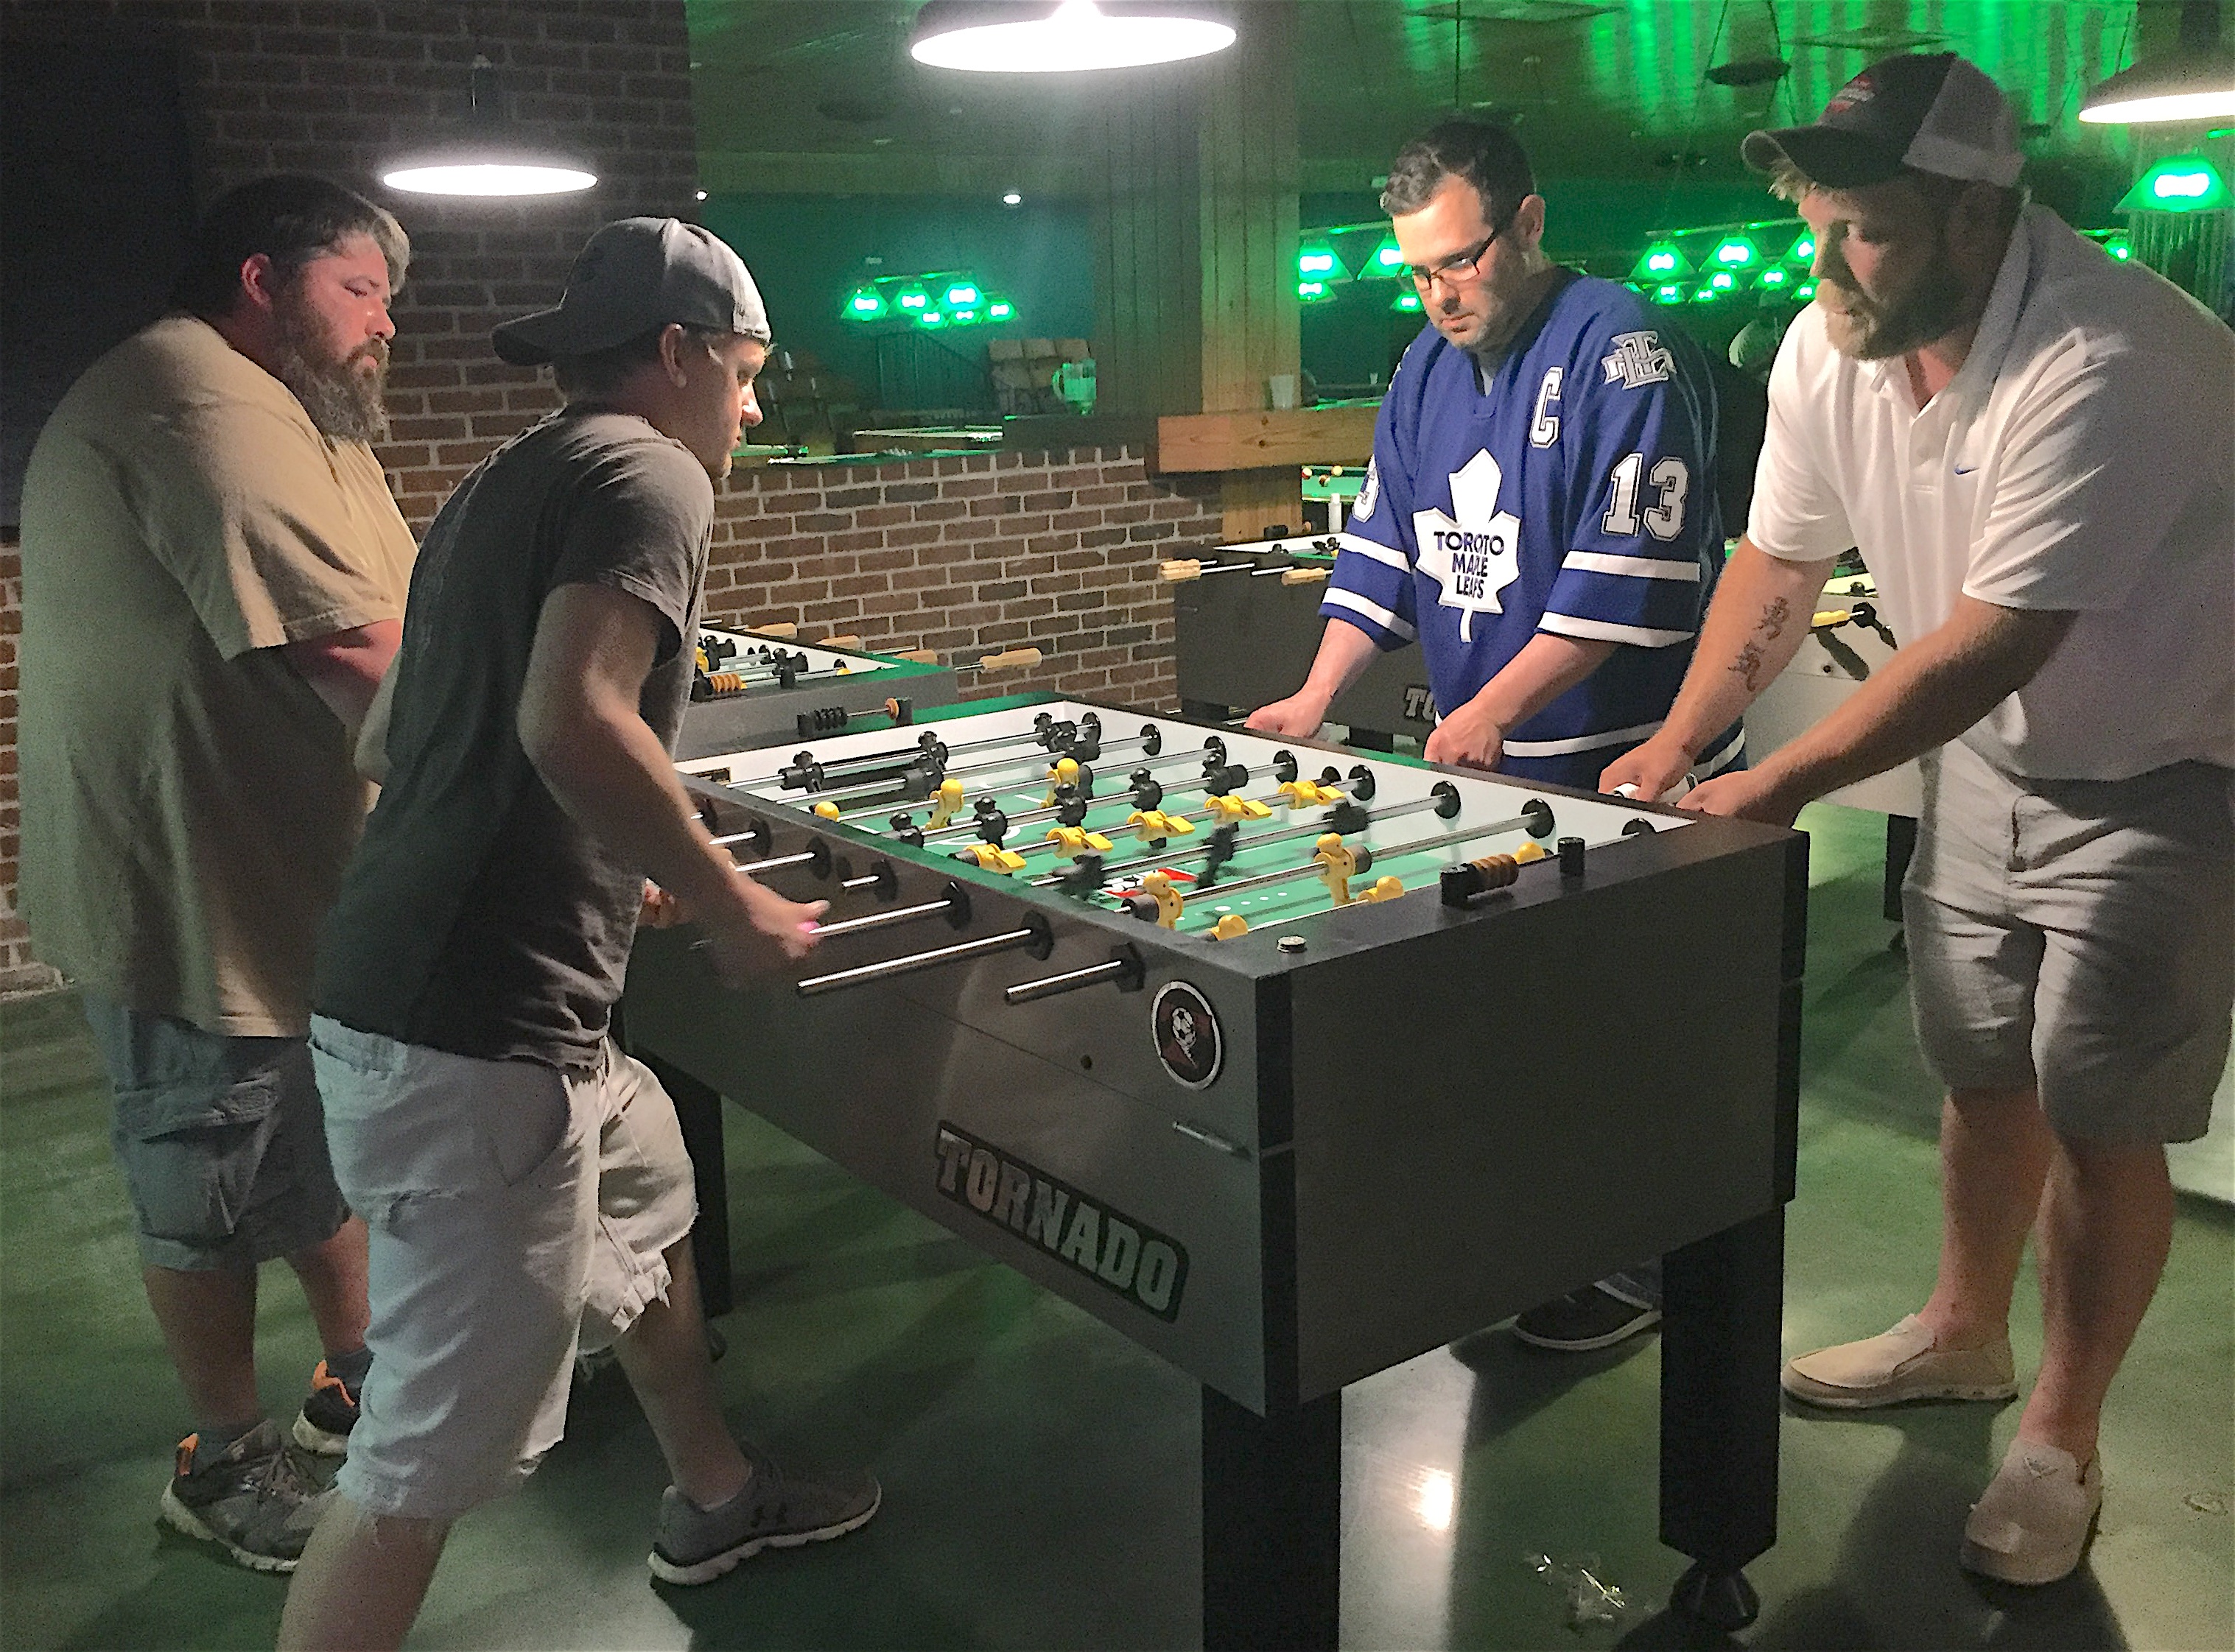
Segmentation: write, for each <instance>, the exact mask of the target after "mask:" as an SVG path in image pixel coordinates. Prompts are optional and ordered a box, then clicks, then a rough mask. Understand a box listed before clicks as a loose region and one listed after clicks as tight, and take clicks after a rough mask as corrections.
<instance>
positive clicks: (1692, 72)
mask: <svg viewBox="0 0 2235 1652" xmlns="http://www.w3.org/2000/svg"><path fill="white" fill-rule="evenodd" d="M687 5H688V11H689V16H690V25H691V56H692V57H693V59H694V62H693V65H692V84H693V90H694V101H695V105H696V113H697V119H698V143H699V150H700V154H701V157H702V162H703V166H702V173H703V176H704V178H705V182H706V184H707V187H709V188H711V189H717V190H722V191H726V192H733V193H761V192H790V191H809V192H814V193H901V194H959V195H971V194H981V193H999V192H1000V190H1003V189H1007V188H1018V189H1024V190H1031V191H1034V192H1037V193H1040V194H1043V195H1045V194H1047V193H1057V194H1072V193H1078V192H1079V191H1080V190H1082V189H1083V188H1084V187H1085V179H1086V176H1087V167H1088V166H1089V165H1090V164H1091V154H1089V149H1090V146H1089V145H1088V144H1086V143H1085V141H1083V139H1084V135H1085V133H1086V132H1087V131H1088V130H1089V129H1090V128H1089V124H1088V123H1089V121H1091V118H1092V117H1093V115H1094V114H1095V112H1096V108H1097V103H1098V100H1100V99H1104V98H1110V97H1123V96H1125V95H1127V84H1128V76H1127V75H1125V74H1124V73H1119V74H1112V75H1098V76H1081V75H1063V76H1006V75H970V74H965V73H960V72H956V71H952V70H940V69H926V68H924V67H922V66H921V65H919V64H917V63H916V62H914V61H913V60H912V59H910V58H909V57H908V52H907V36H908V26H909V23H910V20H911V19H912V18H913V16H914V13H915V11H916V9H917V0H687ZM1275 5H1279V6H1282V7H1285V8H1287V9H1288V10H1292V11H1293V12H1294V14H1295V25H1296V28H1297V30H1298V46H1297V73H1296V80H1297V88H1296V97H1297V103H1298V108H1299V113H1300V117H1301V118H1300V122H1299V125H1300V130H1301V160H1302V176H1301V185H1302V188H1303V189H1304V191H1305V192H1306V193H1314V192H1333V191H1342V190H1360V191H1362V190H1364V189H1366V188H1367V187H1369V186H1370V184H1371V182H1372V180H1373V179H1374V178H1375V176H1376V175H1377V174H1379V173H1380V172H1381V171H1382V170H1383V169H1384V168H1385V167H1386V164H1387V160H1388V157H1389V156H1390V154H1393V152H1394V150H1395V149H1396V147H1398V146H1399V144H1400V143H1401V142H1402V141H1403V140H1404V139H1405V138H1406V136H1408V135H1410V134H1411V133H1412V131H1414V130H1415V129H1417V128H1419V126H1420V125H1421V124H1422V123H1423V122H1424V121H1426V119H1427V118H1429V117H1431V116H1432V115H1437V114H1439V113H1443V112H1446V111H1448V110H1450V109H1452V108H1462V109H1468V110H1474V111H1479V112H1483V113H1485V114H1488V115H1491V116H1492V117H1493V118H1498V119H1502V120H1506V121H1511V122H1512V123H1513V125H1514V127H1515V129H1516V131H1517V133H1518V134H1520V135H1521V136H1522V137H1523V139H1524V142H1526V144H1527V145H1528V147H1529V149H1530V154H1531V157H1532V159H1533V160H1534V161H1535V162H1536V165H1537V171H1538V173H1539V174H1540V175H1542V176H1545V177H1548V178H1563V179H1607V180H1647V179H1652V178H1668V177H1673V176H1677V175H1683V176H1687V177H1697V178H1701V179H1702V180H1710V179H1714V178H1719V177H1724V176H1727V177H1730V178H1732V179H1734V180H1735V179H1736V178H1737V177H1738V176H1739V166H1738V161H1737V156H1736V150H1737V145H1738V141H1739V139H1740V136H1741V135H1743V134H1744V133H1745V132H1746V131H1747V130H1748V129H1749V128H1752V127H1754V126H1756V125H1760V124H1761V123H1762V122H1763V121H1764V120H1765V119H1769V120H1775V121H1787V120H1791V119H1797V118H1806V116H1807V115H1812V114H1813V113H1814V111H1815V110H1816V109H1817V108H1820V107H1821V105H1822V104H1823V102H1824V101H1825V99H1826V98H1827V97H1828V96H1829V95H1831V93H1832V91H1833V90H1834V89H1835V88H1837V87H1838V86H1839V85H1840V84H1841V83H1842V82H1844V81H1845V80H1846V79H1847V77H1848V76H1850V75H1852V74H1853V73H1854V72H1855V71H1856V70H1858V69H1861V68H1862V67H1863V66H1864V65H1865V64H1866V63H1868V62H1871V60H1872V59H1873V58H1875V57H1878V56H1883V55H1884V54H1886V53H1888V52H1893V51H1901V50H1911V49H1915V50H1935V49H1942V48H1943V47H1948V48H1953V49H1957V50H1960V51H1963V53H1965V54H1966V55H1967V56H1970V57H1972V58H1973V59H1975V60H1976V62H1978V63H1979V64H1980V65H1981V66H1982V67H1983V68H1984V69H1986V70H1987V72H1988V73H1989V74H1990V75H1994V76H1995V77H1996V79H1997V80H1999V81H2001V82H2002V84H2003V85H2004V87H2005V88H2008V89H2009V91H2010V92H2011V93H2012V94H2013V95H2014V96H2015V98H2016V100H2017V102H2018V104H2019V108H2020V115H2021V119H2022V120H2023V121H2026V122H2027V123H2028V134H2027V137H2028V147H2029V153H2030V154H2032V155H2033V156H2034V157H2035V161H2036V162H2045V163H2047V164H2048V166H2050V167H2065V168H2067V169H2074V168H2076V169H2079V170H2081V171H2087V170H2090V169H2093V170H2097V171H2101V172H2105V173H2113V172H2116V173H2126V172H2127V171H2128V170H2129V168H2130V167H2131V163H2132V161H2133V151H2132V148H2131V147H2130V146H2131V145H2132V144H2133V138H2132V137H2131V136H2130V135H2129V134H2127V133H2126V132H2125V131H2124V130H2122V129H2120V128H2101V127H2083V126H2081V125H2080V124H2079V123H2078V121H2076V120H2075V119H2074V115H2075V113H2076V111H2077V108H2078V107H2079V103H2080V100H2081V95H2082V94H2083V93H2084V91H2085V90H2086V88H2087V86H2088V83H2090V82H2094V81H2096V80H2099V79H2101V78H2102V77H2103V76H2104V75H2107V74H2109V73H2110V72H2112V71H2113V70H2114V69H2117V68H2119V67H2120V66H2122V65H2123V64H2125V63H2126V62H2130V61H2132V59H2133V56H2135V55H2136V53H2137V52H2138V51H2142V52H2147V51H2149V50H2152V49H2160V48H2161V45H2162V44H2163V43H2170V41H2171V40H2172V38H2173V31H2174V27H2175V23H2176V17H2177V11H2176V9H2175V8H2174V7H2173V6H2172V5H2170V4H2168V3H2163V0H2143V3H2141V4H2140V6H2139V7H2138V6H2137V4H2136V0H1440V3H1406V0H1229V3H1228V5H1227V7H1226V9H1227V10H1229V12H1231V13H1232V14H1234V16H1235V22H1236V24H1237V27H1238V28H1239V29H1240V30H1241V32H1242V43H1241V44H1240V45H1239V46H1238V47H1237V48H1236V49H1241V50H1247V49H1248V43H1249V33H1250V30H1251V29H1252V27H1253V17H1254V18H1255V20H1256V26H1258V27H1262V26H1264V18H1265V15H1266V13H1267V12H1268V10H1270V9H1271V8H1272V7H1274V6H1275ZM1779 59H1781V60H1784V61H1786V62H1789V63H1790V65H1791V68H1790V70H1789V72H1787V73H1786V74H1784V75H1781V76H1779V77H1777V78H1774V79H1772V80H1768V81H1766V82H1760V83H1754V84H1744V83H1742V84H1737V85H1731V84H1724V83H1719V80H1727V79H1729V78H1732V77H1733V76H1732V73H1731V71H1732V70H1733V69H1736V71H1737V76H1736V77H1737V78H1740V80H1744V79H1745V78H1746V76H1747V65H1749V64H1751V63H1756V62H1760V61H1761V60H1779ZM1135 73H1138V71H1135Z"/></svg>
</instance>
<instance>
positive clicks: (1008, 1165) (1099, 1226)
mask: <svg viewBox="0 0 2235 1652" xmlns="http://www.w3.org/2000/svg"><path fill="white" fill-rule="evenodd" d="M937 1186H938V1188H939V1190H940V1192H941V1193H942V1194H944V1195H945V1196H947V1197H948V1198H950V1199H952V1200H954V1202H955V1203H957V1204H961V1205H967V1206H968V1207H969V1208H970V1209H971V1210H975V1211H976V1212H977V1213H978V1214H979V1215H980V1216H983V1217H985V1218H986V1220H987V1221H988V1222H991V1223H994V1224H996V1225H997V1226H999V1227H1003V1228H1006V1229H1008V1230H1009V1231H1010V1232H1012V1233H1014V1234H1017V1235H1019V1236H1021V1237H1022V1238H1023V1239H1024V1241H1025V1242H1026V1243H1027V1244H1036V1245H1039V1247H1041V1249H1045V1250H1046V1251H1047V1252H1048V1253H1049V1254H1050V1255H1052V1256H1053V1257H1054V1258H1055V1259H1056V1260H1057V1261H1058V1262H1062V1263H1063V1264H1064V1265H1065V1266H1066V1267H1067V1268H1069V1269H1071V1270H1072V1272H1073V1273H1075V1274H1078V1275H1081V1276H1082V1277H1084V1278H1086V1279H1091V1280H1092V1281H1093V1282H1095V1283H1096V1284H1098V1285H1099V1286H1101V1287H1102V1288H1104V1290H1108V1291H1114V1292H1116V1293H1117V1294H1118V1295H1120V1296H1123V1297H1124V1298H1125V1299H1126V1300H1127V1301H1131V1302H1135V1303H1137V1304H1138V1305H1139V1306H1141V1307H1143V1308H1147V1309H1148V1310H1149V1312H1150V1313H1151V1314H1155V1315H1156V1316H1157V1318H1158V1319H1160V1320H1176V1319H1177V1318H1178V1317H1179V1312H1180V1293H1181V1291H1182V1290H1183V1289H1184V1288H1185V1287H1186V1285H1187V1271H1188V1255H1187V1251H1186V1249H1185V1248H1184V1247H1183V1246H1182V1245H1181V1244H1180V1242H1179V1241H1177V1240H1176V1239H1173V1238H1170V1237H1169V1236H1166V1235H1163V1234H1161V1233H1158V1232H1157V1230H1156V1229H1153V1228H1150V1227H1147V1226H1144V1224H1143V1223H1138V1222H1136V1221H1134V1220H1133V1219H1132V1218H1131V1216H1125V1215H1124V1214H1122V1213H1120V1212H1119V1211H1117V1210H1112V1209H1111V1207H1110V1206H1109V1205H1107V1204H1105V1203H1103V1202H1102V1201H1101V1200H1099V1199H1097V1198H1093V1197H1091V1196H1088V1195H1086V1194H1084V1193H1081V1192H1080V1191H1079V1190H1078V1189H1077V1188H1075V1187H1073V1186H1072V1185H1071V1184H1070V1183H1067V1182H1059V1181H1058V1180H1057V1179H1056V1178H1055V1177H1052V1176H1050V1175H1049V1174H1048V1173H1047V1172H1046V1171H1045V1170H1041V1169H1039V1167H1038V1166H1037V1165H1032V1164H1026V1163H1025V1161H1024V1160H1022V1159H1020V1158H1018V1157H1015V1156H1014V1155H1013V1154H1011V1153H1007V1152H1004V1151H1002V1150H1001V1149H1000V1148H998V1147H993V1146H991V1145H989V1144H986V1143H985V1142H981V1141H980V1140H979V1139H978V1138H977V1137H974V1136H971V1135H968V1134H967V1133H965V1132H964V1131H959V1130H957V1129H955V1127H954V1125H952V1124H947V1122H945V1121H944V1120H941V1123H940V1126H939V1176H938V1181H937Z"/></svg>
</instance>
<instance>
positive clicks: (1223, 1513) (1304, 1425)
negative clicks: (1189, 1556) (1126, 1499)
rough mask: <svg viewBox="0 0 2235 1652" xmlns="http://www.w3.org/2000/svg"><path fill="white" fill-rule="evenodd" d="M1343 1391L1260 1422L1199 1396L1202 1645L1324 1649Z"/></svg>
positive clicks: (1333, 1606) (1333, 1602)
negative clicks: (1200, 1427) (1201, 1483)
mask: <svg viewBox="0 0 2235 1652" xmlns="http://www.w3.org/2000/svg"><path fill="white" fill-rule="evenodd" d="M1341 1554H1342V1394H1341V1393H1340V1391H1338V1392H1336V1393H1331V1394H1328V1395H1327V1396H1326V1397H1325V1398H1324V1399H1321V1400H1313V1401H1312V1402H1311V1403H1310V1404H1309V1405H1308V1406H1304V1407H1302V1408H1301V1410H1299V1411H1294V1412H1291V1413H1288V1414H1287V1415H1285V1416H1281V1417H1273V1418H1265V1417H1260V1416H1258V1415H1257V1413H1255V1412H1253V1411H1250V1410H1249V1409H1248V1408H1247V1407H1246V1406H1238V1405H1236V1404H1235V1402H1234V1401H1233V1400H1229V1399H1228V1398H1227V1397H1226V1396H1225V1395H1224V1394H1222V1393H1216V1392H1214V1391H1213V1390H1211V1389H1209V1388H1205V1389H1204V1390H1203V1646H1204V1648H1205V1649H1206V1652H1224V1649H1227V1648H1230V1647H1231V1648H1257V1647H1283V1648H1312V1647H1328V1648H1332V1647H1333V1646H1334V1643H1335V1631H1336V1628H1337V1620H1338V1616H1339V1613H1338V1606H1339V1603H1340V1597H1339V1591H1340V1584H1341V1564H1340V1561H1341Z"/></svg>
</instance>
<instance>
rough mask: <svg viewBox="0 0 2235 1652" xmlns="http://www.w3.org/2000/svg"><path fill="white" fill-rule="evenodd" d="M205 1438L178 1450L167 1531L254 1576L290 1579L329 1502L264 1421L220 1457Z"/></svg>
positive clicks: (166, 1495)
mask: <svg viewBox="0 0 2235 1652" xmlns="http://www.w3.org/2000/svg"><path fill="white" fill-rule="evenodd" d="M200 1439H201V1437H200V1435H199V1434H189V1435H187V1437H186V1438H185V1439H182V1440H180V1442H179V1459H178V1471H177V1473H176V1474H175V1476H174V1478H173V1479H172V1481H171V1483H170V1484H169V1485H167V1486H165V1487H164V1488H163V1501H162V1504H161V1513H162V1517H163V1520H164V1523H165V1524H167V1525H169V1526H172V1527H173V1528H174V1529H175V1530H177V1531H182V1532H184V1533H186V1535H187V1537H193V1538H194V1539H196V1540H197V1541H199V1542H202V1543H213V1544H218V1545H219V1546H220V1548H222V1549H223V1550H225V1551H226V1554H228V1555H230V1556H232V1557H233V1559H234V1560H235V1561H236V1562H238V1563H239V1564H241V1565H244V1566H246V1567H247V1568H248V1569H249V1570H251V1571H273V1572H291V1571H292V1570H295V1563H296V1562H297V1561H298V1560H300V1559H301V1558H302V1557H303V1545H304V1544H305V1543H307V1542H308V1541H310V1537H311V1527H312V1526H315V1525H316V1524H318V1516H319V1515H321V1514H322V1513H324V1511H325V1506H326V1499H327V1498H328V1497H329V1496H330V1495H331V1492H330V1491H325V1490H322V1489H321V1488H319V1487H318V1485H315V1484H314V1483H313V1482H312V1480H311V1477H310V1476H309V1475H308V1474H307V1473H306V1472H305V1471H304V1468H303V1465H301V1464H300V1463H298V1461H297V1460H296V1458H295V1454H294V1452H293V1450H292V1448H291V1447H290V1446H288V1444H287V1442H286V1440H285V1439H284V1438H282V1436H281V1435H280V1432H279V1428H278V1426H276V1425H274V1424H273V1423H272V1422H270V1421H268V1420H266V1421H265V1422H260V1423H259V1424H257V1425H256V1426H255V1427H253V1428H252V1429H250V1430H249V1431H248V1432H246V1434H243V1435H242V1436H241V1437H240V1438H239V1439H237V1440H235V1441H233V1444H232V1445H230V1446H226V1448H225V1450H223V1451H222V1452H218V1453H217V1454H216V1455H214V1456H205V1455H204V1454H203V1453H202V1452H201V1450H200Z"/></svg>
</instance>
